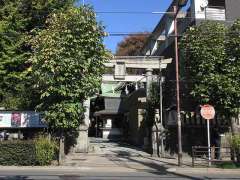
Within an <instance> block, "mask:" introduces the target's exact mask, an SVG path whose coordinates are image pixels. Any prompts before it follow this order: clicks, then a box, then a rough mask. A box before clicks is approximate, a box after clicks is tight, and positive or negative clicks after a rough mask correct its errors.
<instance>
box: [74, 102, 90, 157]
mask: <svg viewBox="0 0 240 180" xmlns="http://www.w3.org/2000/svg"><path fill="white" fill-rule="evenodd" d="M83 105H84V107H85V109H86V110H85V113H84V122H83V123H82V124H81V125H80V126H79V129H78V138H77V145H76V147H75V152H76V153H87V152H88V147H89V139H88V128H89V122H90V118H89V114H90V113H89V112H90V98H89V99H87V100H86V101H84V103H83Z"/></svg>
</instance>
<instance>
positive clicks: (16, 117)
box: [11, 112, 21, 127]
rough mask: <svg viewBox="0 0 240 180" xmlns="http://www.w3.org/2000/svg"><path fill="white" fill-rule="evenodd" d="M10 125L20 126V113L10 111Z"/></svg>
mask: <svg viewBox="0 0 240 180" xmlns="http://www.w3.org/2000/svg"><path fill="white" fill-rule="evenodd" d="M11 127H21V113H19V112H13V113H12V117H11Z"/></svg>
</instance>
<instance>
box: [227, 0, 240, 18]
mask: <svg viewBox="0 0 240 180" xmlns="http://www.w3.org/2000/svg"><path fill="white" fill-rule="evenodd" d="M225 4H226V18H227V21H232V20H235V19H237V18H240V11H239V8H240V1H239V0H226V2H225Z"/></svg>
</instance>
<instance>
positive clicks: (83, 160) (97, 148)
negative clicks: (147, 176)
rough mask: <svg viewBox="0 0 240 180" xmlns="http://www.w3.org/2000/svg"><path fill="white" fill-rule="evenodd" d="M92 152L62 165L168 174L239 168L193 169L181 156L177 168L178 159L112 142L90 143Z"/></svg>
mask: <svg viewBox="0 0 240 180" xmlns="http://www.w3.org/2000/svg"><path fill="white" fill-rule="evenodd" d="M91 145H92V151H91V152H90V153H87V154H79V153H74V154H71V155H69V156H68V157H67V159H66V161H65V163H64V164H63V167H65V168H68V167H73V168H80V169H81V168H82V169H85V170H89V171H98V172H101V171H105V172H108V171H111V172H113V171H116V172H119V171H124V172H136V171H152V172H153V171H154V172H171V173H179V174H182V173H219V172H221V173H231V174H232V173H234V174H240V170H239V169H218V168H208V167H206V168H197V167H196V168H193V167H192V166H191V165H192V159H191V158H190V157H184V158H183V166H182V167H178V161H177V158H170V157H169V158H159V157H151V155H149V154H148V153H145V152H143V151H142V150H141V149H138V148H136V147H132V146H129V145H127V144H119V143H114V142H108V141H106V142H101V143H98V142H92V144H91Z"/></svg>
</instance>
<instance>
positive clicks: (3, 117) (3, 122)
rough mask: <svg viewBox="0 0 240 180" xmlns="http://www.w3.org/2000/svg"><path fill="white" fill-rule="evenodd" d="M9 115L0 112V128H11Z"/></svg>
mask: <svg viewBox="0 0 240 180" xmlns="http://www.w3.org/2000/svg"><path fill="white" fill-rule="evenodd" d="M11 117H12V114H11V113H7V112H5V113H4V112H2V113H1V112H0V128H8V127H11Z"/></svg>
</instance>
